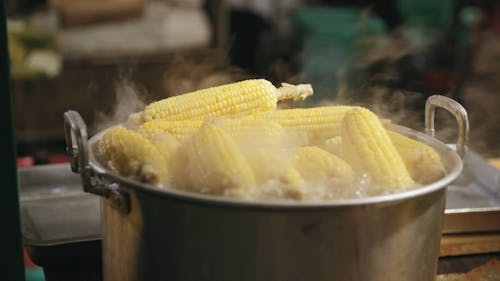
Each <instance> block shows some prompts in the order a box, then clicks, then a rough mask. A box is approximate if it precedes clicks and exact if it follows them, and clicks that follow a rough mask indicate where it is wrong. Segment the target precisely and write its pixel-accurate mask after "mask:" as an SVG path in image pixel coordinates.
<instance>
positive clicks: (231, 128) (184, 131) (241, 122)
mask: <svg viewBox="0 0 500 281" xmlns="http://www.w3.org/2000/svg"><path fill="white" fill-rule="evenodd" d="M206 122H209V123H212V124H215V125H217V126H218V127H220V128H222V129H224V131H226V132H227V133H229V134H231V135H235V136H238V135H249V134H255V135H259V136H275V135H279V134H280V133H281V126H280V124H278V123H276V122H273V121H271V120H267V119H261V118H253V117H243V118H214V119H211V120H208V121H206ZM202 124H203V121H202V120H183V121H166V120H152V121H148V122H145V123H143V124H142V125H140V127H139V131H140V132H141V133H142V134H144V135H146V136H148V137H151V136H154V135H156V134H158V133H163V132H166V133H169V134H172V135H173V136H174V137H177V138H185V137H189V136H191V135H193V134H194V133H195V132H196V131H197V130H198V129H199V128H200V126H201V125H202Z"/></svg>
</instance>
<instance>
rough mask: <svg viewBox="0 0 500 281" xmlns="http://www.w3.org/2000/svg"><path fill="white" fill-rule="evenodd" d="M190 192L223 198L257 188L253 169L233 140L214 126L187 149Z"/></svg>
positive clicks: (196, 136)
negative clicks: (224, 195) (243, 190)
mask: <svg viewBox="0 0 500 281" xmlns="http://www.w3.org/2000/svg"><path fill="white" fill-rule="evenodd" d="M187 157H188V159H189V160H188V161H189V164H188V170H189V171H190V179H191V186H190V187H189V189H191V190H193V191H197V192H202V193H211V194H223V193H224V192H225V191H226V190H229V189H237V188H251V187H254V186H255V185H256V183H255V177H254V175H253V173H252V170H251V169H250V166H249V164H248V162H247V160H246V158H245V156H243V153H242V152H241V151H240V150H239V148H238V146H237V145H236V143H235V142H234V141H233V139H232V138H231V137H230V136H229V135H228V134H227V133H225V132H224V131H223V130H222V129H220V128H218V127H216V126H215V125H213V124H205V125H203V126H202V127H201V128H200V130H199V131H198V132H197V133H196V134H194V135H193V137H192V138H191V139H190V140H189V141H188V145H187Z"/></svg>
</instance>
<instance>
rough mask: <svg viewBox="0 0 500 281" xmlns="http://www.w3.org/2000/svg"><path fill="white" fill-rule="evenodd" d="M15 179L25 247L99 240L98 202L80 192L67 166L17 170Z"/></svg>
mask: <svg viewBox="0 0 500 281" xmlns="http://www.w3.org/2000/svg"><path fill="white" fill-rule="evenodd" d="M18 177H19V194H20V196H19V197H20V208H21V228H22V233H23V240H24V244H25V245H32V246H50V245H58V244H65V243H73V242H83V241H93V240H99V239H101V225H100V222H101V210H100V202H99V199H98V198H97V197H96V196H94V195H91V194H88V193H84V192H83V190H82V187H81V182H80V177H79V176H78V175H77V174H74V173H72V172H71V169H70V165H69V164H51V165H40V166H34V167H27V168H19V171H18Z"/></svg>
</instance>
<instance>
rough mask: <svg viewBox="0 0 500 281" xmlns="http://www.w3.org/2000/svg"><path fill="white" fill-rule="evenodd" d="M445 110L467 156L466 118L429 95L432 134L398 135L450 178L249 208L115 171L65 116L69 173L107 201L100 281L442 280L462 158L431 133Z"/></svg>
mask: <svg viewBox="0 0 500 281" xmlns="http://www.w3.org/2000/svg"><path fill="white" fill-rule="evenodd" d="M436 107H442V108H444V109H446V110H448V111H450V112H451V113H453V114H454V115H455V117H456V118H457V121H458V124H459V126H458V127H459V140H458V143H457V151H458V152H459V154H461V155H463V153H464V152H465V149H466V148H465V145H466V142H467V134H468V121H467V113H466V112H465V110H464V109H463V107H462V106H460V105H459V104H458V103H457V102H455V101H453V100H451V99H449V98H446V97H443V96H432V97H430V98H429V99H428V100H427V104H426V128H427V129H426V130H427V132H428V133H429V134H431V136H429V135H425V134H422V133H420V132H417V131H414V130H411V129H408V128H405V127H401V126H396V125H391V127H392V129H394V130H396V131H398V132H401V133H403V134H405V135H407V136H410V137H413V138H416V139H418V140H420V141H422V142H424V143H427V144H428V145H431V146H432V147H434V148H435V149H436V150H437V151H438V152H439V154H440V156H441V157H442V160H443V162H444V164H445V166H446V170H447V176H446V177H444V178H442V179H441V180H439V181H437V182H435V183H433V184H430V185H427V186H424V187H421V188H418V189H415V190H409V191H406V192H401V193H397V194H390V195H383V196H377V197H370V198H365V199H352V200H338V201H331V202H330V201H328V202H244V201H237V200H233V199H229V198H221V197H214V196H208V195H199V194H192V193H186V192H183V191H178V190H175V189H171V190H160V189H158V188H155V187H152V186H148V185H145V184H141V183H138V182H134V181H131V180H129V179H126V178H123V177H121V176H118V175H117V174H115V173H113V172H111V171H109V170H108V169H107V168H106V167H105V166H104V165H102V163H99V161H97V159H96V158H95V155H94V146H95V144H96V142H97V141H98V140H99V139H100V138H101V137H102V135H103V133H104V131H103V132H101V133H99V134H97V135H95V136H94V137H92V138H91V139H90V140H89V141H87V132H86V126H85V123H84V122H83V120H82V118H81V117H80V115H79V114H78V113H77V112H74V111H68V112H66V113H65V129H66V139H67V145H68V153H69V155H70V156H71V161H72V169H73V171H74V172H78V173H80V175H81V179H82V184H83V188H84V189H85V191H87V192H90V193H95V194H97V195H100V196H102V203H103V204H102V205H103V209H104V212H103V213H104V218H103V234H104V241H103V243H104V244H103V259H104V279H105V280H107V281H109V280H120V281H122V280H193V281H203V280H207V281H208V280H210V281H226V280H227V281H235V280H238V281H246V280H259V281H264V280H265V281H268V280H269V281H293V280H297V281H298V280H316V281H320V280H321V281H322V280H325V281H326V280H329V281H331V280H346V281H353V280H363V281H368V280H370V281H371V280H383V281H391V280H394V281H401V280H407V281H426V280H427V281H431V280H434V278H435V274H436V265H437V260H438V252H439V244H440V237H441V229H442V222H443V216H444V207H445V206H444V202H445V189H446V186H447V185H448V184H449V183H450V182H452V181H453V180H454V179H455V178H457V176H458V175H459V174H460V172H461V169H462V161H461V159H460V157H459V155H458V154H457V153H456V152H455V151H454V150H452V149H450V148H449V146H447V145H445V144H444V143H441V142H439V141H437V140H436V139H434V138H433V137H432V135H433V132H434V122H433V119H434V112H435V109H436Z"/></svg>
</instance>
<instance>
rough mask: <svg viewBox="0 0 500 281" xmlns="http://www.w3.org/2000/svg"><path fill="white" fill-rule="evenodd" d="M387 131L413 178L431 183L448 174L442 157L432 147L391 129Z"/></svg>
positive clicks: (424, 182)
mask: <svg viewBox="0 0 500 281" xmlns="http://www.w3.org/2000/svg"><path fill="white" fill-rule="evenodd" d="M387 133H388V134H389V137H390V138H391V140H392V143H393V144H394V146H395V147H396V149H397V151H398V153H399V155H400V156H401V158H402V159H403V161H404V163H405V165H406V167H407V168H408V172H409V173H410V176H411V177H412V178H413V180H415V181H416V182H418V183H421V184H429V183H432V182H435V181H436V180H438V179H440V178H442V177H443V176H445V175H446V170H445V168H444V166H443V163H442V162H441V158H440V157H439V154H438V153H437V152H436V151H435V150H434V149H433V148H432V147H430V146H428V145H426V144H424V143H421V142H419V141H417V140H414V139H411V138H409V137H406V136H403V135H401V134H399V133H396V132H393V131H390V130H387Z"/></svg>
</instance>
